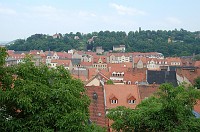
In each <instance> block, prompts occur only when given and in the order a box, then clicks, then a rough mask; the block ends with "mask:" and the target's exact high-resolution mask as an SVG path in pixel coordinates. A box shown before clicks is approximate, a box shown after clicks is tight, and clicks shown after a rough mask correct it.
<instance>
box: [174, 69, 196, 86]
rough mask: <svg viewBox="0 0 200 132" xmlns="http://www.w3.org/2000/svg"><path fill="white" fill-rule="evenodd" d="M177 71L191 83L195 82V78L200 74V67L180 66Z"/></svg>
mask: <svg viewBox="0 0 200 132" xmlns="http://www.w3.org/2000/svg"><path fill="white" fill-rule="evenodd" d="M176 73H177V74H178V75H180V76H182V77H183V76H184V77H186V78H187V79H188V80H189V81H190V83H192V84H194V79H195V78H197V77H198V76H200V69H195V70H186V69H182V68H178V69H177V70H176Z"/></svg>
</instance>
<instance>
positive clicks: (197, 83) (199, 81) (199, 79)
mask: <svg viewBox="0 0 200 132" xmlns="http://www.w3.org/2000/svg"><path fill="white" fill-rule="evenodd" d="M194 87H196V88H197V89H200V76H199V77H197V78H195V79H194Z"/></svg>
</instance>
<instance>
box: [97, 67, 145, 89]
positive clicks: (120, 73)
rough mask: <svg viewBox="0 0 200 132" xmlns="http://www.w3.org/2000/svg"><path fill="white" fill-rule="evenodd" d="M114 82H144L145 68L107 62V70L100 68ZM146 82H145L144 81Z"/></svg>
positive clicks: (129, 83) (130, 83)
mask: <svg viewBox="0 0 200 132" xmlns="http://www.w3.org/2000/svg"><path fill="white" fill-rule="evenodd" d="M101 73H103V74H104V75H106V76H107V77H108V78H109V79H110V80H112V81H113V82H114V84H128V85H132V84H138V85H139V84H140V83H145V82H146V69H133V68H130V66H129V67H128V66H126V65H122V64H120V63H116V64H109V67H108V70H106V71H105V70H101ZM145 84H146V83H145Z"/></svg>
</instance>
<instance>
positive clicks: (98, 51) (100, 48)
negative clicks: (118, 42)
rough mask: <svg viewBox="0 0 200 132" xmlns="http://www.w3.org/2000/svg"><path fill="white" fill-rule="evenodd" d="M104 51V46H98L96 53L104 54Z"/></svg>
mask: <svg viewBox="0 0 200 132" xmlns="http://www.w3.org/2000/svg"><path fill="white" fill-rule="evenodd" d="M103 52H104V50H103V48H102V46H98V47H96V53H97V54H102V53H103Z"/></svg>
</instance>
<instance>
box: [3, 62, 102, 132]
mask: <svg viewBox="0 0 200 132" xmlns="http://www.w3.org/2000/svg"><path fill="white" fill-rule="evenodd" d="M2 71H3V72H0V82H1V83H0V131H1V132H7V131H22V132H23V131H24V132H26V131H93V130H94V128H96V127H94V126H93V125H88V120H89V112H88V106H89V103H90V101H89V98H88V97H87V96H86V94H85V90H84V87H83V83H82V82H81V81H79V80H76V79H73V78H72V77H71V76H70V74H69V72H68V71H67V70H65V69H64V68H63V67H58V68H57V69H48V67H47V66H44V65H42V66H40V67H36V66H34V64H33V63H32V62H30V60H29V59H26V60H25V63H21V64H19V65H17V66H13V67H4V69H3V70H2ZM98 130H99V129H98Z"/></svg>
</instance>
